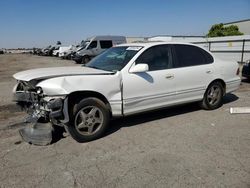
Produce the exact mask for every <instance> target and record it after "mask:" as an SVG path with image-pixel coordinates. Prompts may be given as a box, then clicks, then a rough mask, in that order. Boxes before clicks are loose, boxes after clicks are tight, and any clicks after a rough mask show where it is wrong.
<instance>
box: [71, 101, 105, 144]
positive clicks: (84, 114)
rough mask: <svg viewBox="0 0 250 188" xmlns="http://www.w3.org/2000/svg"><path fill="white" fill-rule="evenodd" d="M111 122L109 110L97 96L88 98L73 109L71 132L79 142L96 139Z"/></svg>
mask: <svg viewBox="0 0 250 188" xmlns="http://www.w3.org/2000/svg"><path fill="white" fill-rule="evenodd" d="M108 123H109V111H108V109H107V107H106V106H105V104H104V103H103V102H102V101H101V100H99V99H97V98H86V99H83V100H82V101H80V103H79V104H76V105H75V107H74V109H73V114H72V118H71V123H70V125H69V126H68V127H67V129H68V132H69V134H70V135H71V136H72V137H73V138H74V139H75V140H76V141H77V142H86V141H92V140H95V139H97V138H99V137H101V136H102V135H103V133H104V132H105V130H106V128H107V126H108Z"/></svg>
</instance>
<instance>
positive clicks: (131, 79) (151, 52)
mask: <svg viewBox="0 0 250 188" xmlns="http://www.w3.org/2000/svg"><path fill="white" fill-rule="evenodd" d="M140 63H143V64H148V66H149V70H148V71H147V72H142V73H128V74H124V75H123V104H124V114H125V115H128V114H131V113H136V112H142V111H146V110H150V109H155V108H159V107H163V106H166V105H168V104H170V103H171V101H172V99H173V97H174V95H175V87H174V80H175V78H174V76H173V75H174V72H173V71H172V54H171V50H170V47H169V45H158V46H154V47H151V48H149V49H147V50H145V52H143V53H142V54H141V55H140V56H139V57H138V58H137V59H136V61H135V63H134V65H136V64H140Z"/></svg>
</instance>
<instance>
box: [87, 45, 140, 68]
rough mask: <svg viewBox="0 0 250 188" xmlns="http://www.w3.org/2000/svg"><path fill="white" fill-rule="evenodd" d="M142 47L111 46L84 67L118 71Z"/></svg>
mask: <svg viewBox="0 0 250 188" xmlns="http://www.w3.org/2000/svg"><path fill="white" fill-rule="evenodd" d="M141 48H142V47H134V46H133V47H129V46H122V47H113V48H109V49H107V50H106V51H104V52H103V53H102V54H100V55H98V56H96V57H95V58H94V59H92V60H91V61H90V62H89V63H88V64H86V67H92V68H96V69H101V70H107V71H112V72H116V71H120V70H121V69H122V68H123V67H125V66H126V65H127V63H128V62H129V61H130V60H131V59H132V58H133V57H134V56H135V54H137V52H138V51H140V49H141Z"/></svg>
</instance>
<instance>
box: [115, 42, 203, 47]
mask: <svg viewBox="0 0 250 188" xmlns="http://www.w3.org/2000/svg"><path fill="white" fill-rule="evenodd" d="M163 44H186V45H191V46H197V45H195V44H192V43H185V42H157V41H155V42H151V41H150V42H138V43H137V42H136V43H124V44H118V45H116V46H142V47H151V46H156V45H163ZM198 47H200V46H198Z"/></svg>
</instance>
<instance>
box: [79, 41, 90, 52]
mask: <svg viewBox="0 0 250 188" xmlns="http://www.w3.org/2000/svg"><path fill="white" fill-rule="evenodd" d="M89 43H90V41H82V42H81V46H80V48H79V49H78V50H77V51H80V50H83V49H85V48H86V47H87V46H88V44H89Z"/></svg>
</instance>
